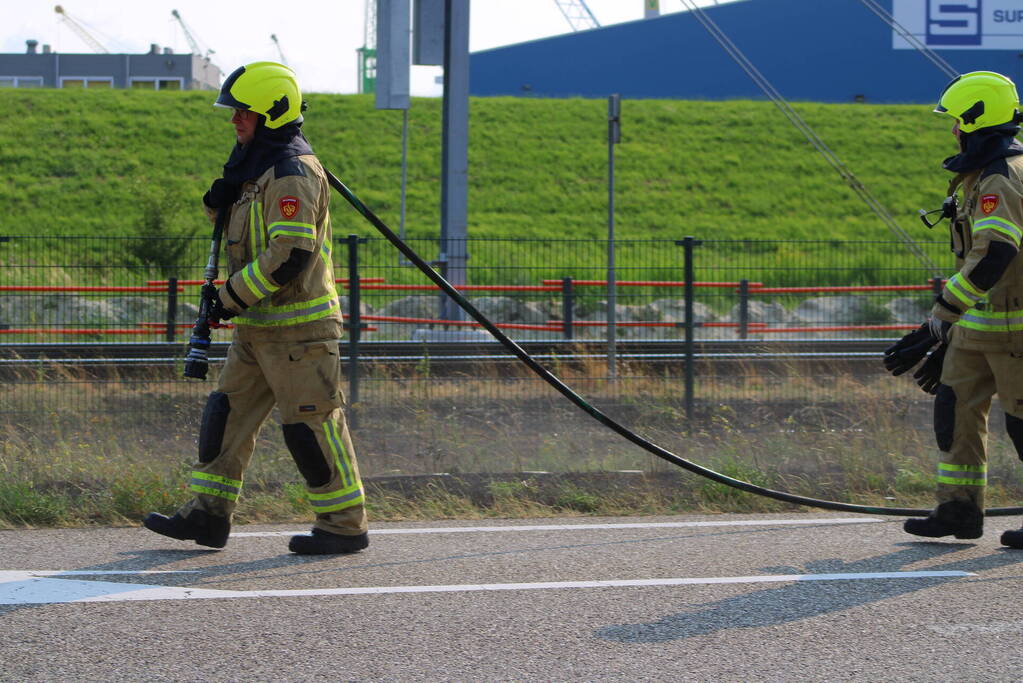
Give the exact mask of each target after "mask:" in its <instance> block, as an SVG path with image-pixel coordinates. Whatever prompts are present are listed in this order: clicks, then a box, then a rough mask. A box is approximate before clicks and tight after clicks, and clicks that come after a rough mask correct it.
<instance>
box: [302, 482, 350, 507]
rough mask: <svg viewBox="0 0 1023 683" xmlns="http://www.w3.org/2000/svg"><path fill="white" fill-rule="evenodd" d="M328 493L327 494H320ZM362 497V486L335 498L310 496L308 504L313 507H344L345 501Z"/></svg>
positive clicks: (348, 501)
mask: <svg viewBox="0 0 1023 683" xmlns="http://www.w3.org/2000/svg"><path fill="white" fill-rule="evenodd" d="M320 495H328V494H320ZM359 498H362V488H361V487H360V488H357V489H355V490H354V491H352V492H351V493H346V494H344V495H338V496H337V497H336V498H313V497H311V496H310V498H309V504H310V505H312V506H313V507H314V508H335V509H340V508H339V507H338V506H341V507H344V506H345V503H351V502H353V501H357V500H358V499H359Z"/></svg>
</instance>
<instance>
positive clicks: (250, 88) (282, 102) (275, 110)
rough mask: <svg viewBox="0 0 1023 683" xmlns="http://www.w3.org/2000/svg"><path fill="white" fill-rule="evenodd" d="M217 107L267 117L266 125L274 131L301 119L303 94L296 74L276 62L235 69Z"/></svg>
mask: <svg viewBox="0 0 1023 683" xmlns="http://www.w3.org/2000/svg"><path fill="white" fill-rule="evenodd" d="M214 105H215V106H218V107H228V108H231V109H247V110H250V111H254V112H256V113H257V114H261V115H262V116H263V117H265V119H266V120H265V122H264V125H265V126H266V127H267V128H271V129H273V128H280V127H281V126H283V125H285V124H288V123H291V122H292V121H300V120H301V119H302V92H301V91H300V90H299V88H298V81H297V80H295V72H294V71H292V70H291V69H289V68H288V67H286V66H284V65H283V64H278V63H277V62H253V63H252V64H246V65H245V66H240V67H238V68H237V69H235V70H234V73H232V74H231V75H230V76H228V77H227V80H226V81H224V85H223V86H221V88H220V95H219V96H218V97H217V101H216V102H214Z"/></svg>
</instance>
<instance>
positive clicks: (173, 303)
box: [164, 277, 178, 342]
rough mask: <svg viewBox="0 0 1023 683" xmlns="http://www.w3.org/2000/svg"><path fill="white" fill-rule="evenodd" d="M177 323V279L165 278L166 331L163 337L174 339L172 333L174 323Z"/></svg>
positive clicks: (169, 339) (174, 329)
mask: <svg viewBox="0 0 1023 683" xmlns="http://www.w3.org/2000/svg"><path fill="white" fill-rule="evenodd" d="M177 324H178V279H177V278H176V277H171V278H167V332H166V334H165V335H164V339H166V340H167V341H169V342H172V341H174V334H175V332H177V328H176V327H175V325H177Z"/></svg>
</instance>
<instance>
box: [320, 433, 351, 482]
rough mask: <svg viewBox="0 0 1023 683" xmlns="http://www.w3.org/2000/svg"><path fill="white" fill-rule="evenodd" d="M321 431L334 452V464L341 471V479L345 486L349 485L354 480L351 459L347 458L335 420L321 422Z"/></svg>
mask: <svg viewBox="0 0 1023 683" xmlns="http://www.w3.org/2000/svg"><path fill="white" fill-rule="evenodd" d="M323 433H324V434H326V436H327V443H328V444H330V451H331V452H332V453H333V454H334V464H335V465H337V471H338V472H340V473H341V479H342V480H343V481H344V483H345V486H346V487H351V486H352V485H354V484H355V483H356V482H355V481H354V480H353V477H352V467H351V461H350V460H349V459H348V451H347V450H345V444H344V441H343V440H342V439H341V436H340V435H339V434H338V433H337V422H335V421H334V420H327V421H326V422H324V423H323Z"/></svg>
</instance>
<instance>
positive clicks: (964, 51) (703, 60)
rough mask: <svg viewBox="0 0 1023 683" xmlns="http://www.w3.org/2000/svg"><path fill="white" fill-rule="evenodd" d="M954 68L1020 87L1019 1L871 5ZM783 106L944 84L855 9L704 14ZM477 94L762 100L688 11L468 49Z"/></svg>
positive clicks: (879, 96) (869, 98)
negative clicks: (786, 102)
mask: <svg viewBox="0 0 1023 683" xmlns="http://www.w3.org/2000/svg"><path fill="white" fill-rule="evenodd" d="M876 2H877V4H878V5H879V6H880V7H881V8H882V9H883V10H885V11H886V12H888V13H890V14H892V15H894V17H895V20H896V21H897V22H898V23H899V24H901V25H902V26H903V27H905V29H906V30H907V31H909V33H911V34H912V35H913V36H915V37H916V38H917V39H918V40H919V41H921V42H922V43H924V44H926V45H927V46H928V47H929V48H931V49H932V50H934V51H935V52H936V53H937V54H938V55H940V56H941V57H942V58H943V59H944V60H946V61H947V62H948V63H949V64H950V65H951V66H952V68H953V69H954V70H955V71H958V72H960V73H964V72H967V71H979V70H985V71H998V72H1000V73H1003V74H1005V75H1007V76H1009V77H1010V78H1012V79H1013V80H1015V81H1016V83H1018V84H1019V85H1020V86H1021V87H1023V2H1021V0H956V1H955V2H952V1H951V0H876ZM705 12H706V15H707V16H708V17H710V18H711V19H713V21H714V22H715V23H716V24H717V25H718V26H719V27H720V28H721V30H722V31H723V32H724V33H725V34H726V35H727V36H728V38H730V39H731V40H732V42H733V43H734V44H735V45H736V46H737V47H738V48H739V49H740V50H741V51H742V52H743V53H744V54H745V55H746V57H747V58H748V59H749V60H750V61H751V62H752V63H753V65H755V66H756V67H757V69H758V70H759V71H760V72H761V73H762V74H763V75H764V76H765V77H766V78H767V80H768V81H770V83H771V84H772V85H774V87H775V88H776V89H777V90H778V91H779V92H780V93H781V95H782V96H783V97H785V98H786V99H791V100H804V101H817V102H853V101H866V102H884V103H898V102H906V103H930V102H933V101H934V100H935V97H936V96H937V94H938V93H939V92H940V91H941V89H942V88H943V87H944V86H945V84H946V83H948V80H949V77H948V76H947V75H945V74H944V73H943V72H942V70H941V69H939V68H937V67H936V66H935V65H934V64H932V63H931V62H930V61H928V59H926V58H925V57H924V56H923V55H922V54H921V53H920V52H918V51H917V50H916V49H914V48H913V47H912V46H911V45H910V44H909V42H907V41H906V40H905V39H904V38H903V37H902V36H901V35H899V34H897V32H896V31H895V30H894V29H893V28H892V27H890V26H889V25H888V24H886V23H885V22H884V21H883V20H882V19H880V18H879V17H878V16H877V14H875V13H874V12H873V11H871V10H870V9H869V8H868V6H867V3H866V2H865V1H863V0H745V1H744V2H733V3H729V4H723V5H717V6H709V7H706V8H705ZM469 83H470V86H469V87H470V93H471V94H472V95H480V96H494V95H517V96H534V97H573V96H580V97H607V96H608V95H610V94H612V93H620V94H621V96H622V97H623V98H628V99H637V98H652V99H662V98H677V99H693V100H707V99H709V100H723V99H764V98H765V96H764V94H763V92H762V91H761V90H760V88H758V87H757V86H756V85H755V84H754V82H753V80H752V79H751V78H750V77H749V76H748V75H747V74H746V73H745V72H744V71H743V70H742V69H741V68H740V67H739V66H738V65H737V64H736V63H735V61H733V60H732V59H731V58H730V57H729V56H728V54H727V53H726V52H725V50H724V49H723V48H722V47H721V46H720V45H719V44H718V42H717V41H715V40H714V38H712V37H711V35H710V33H709V32H708V31H707V29H706V28H704V26H703V25H702V24H701V23H700V22H699V21H698V20H697V17H696V16H694V15H693V13H691V12H676V13H672V14H664V15H661V16H659V17H654V18H650V19H644V20H639V21H632V22H628V23H622V24H615V25H612V26H607V27H603V28H597V29H591V30H586V31H578V32H576V33H569V34H565V35H561V36H555V37H552V38H545V39H542V40H535V41H530V42H527V43H520V44H517V45H509V46H505V47H500V48H495V49H491V50H483V51H479V52H474V53H473V54H472V58H471V60H470V78H469Z"/></svg>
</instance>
